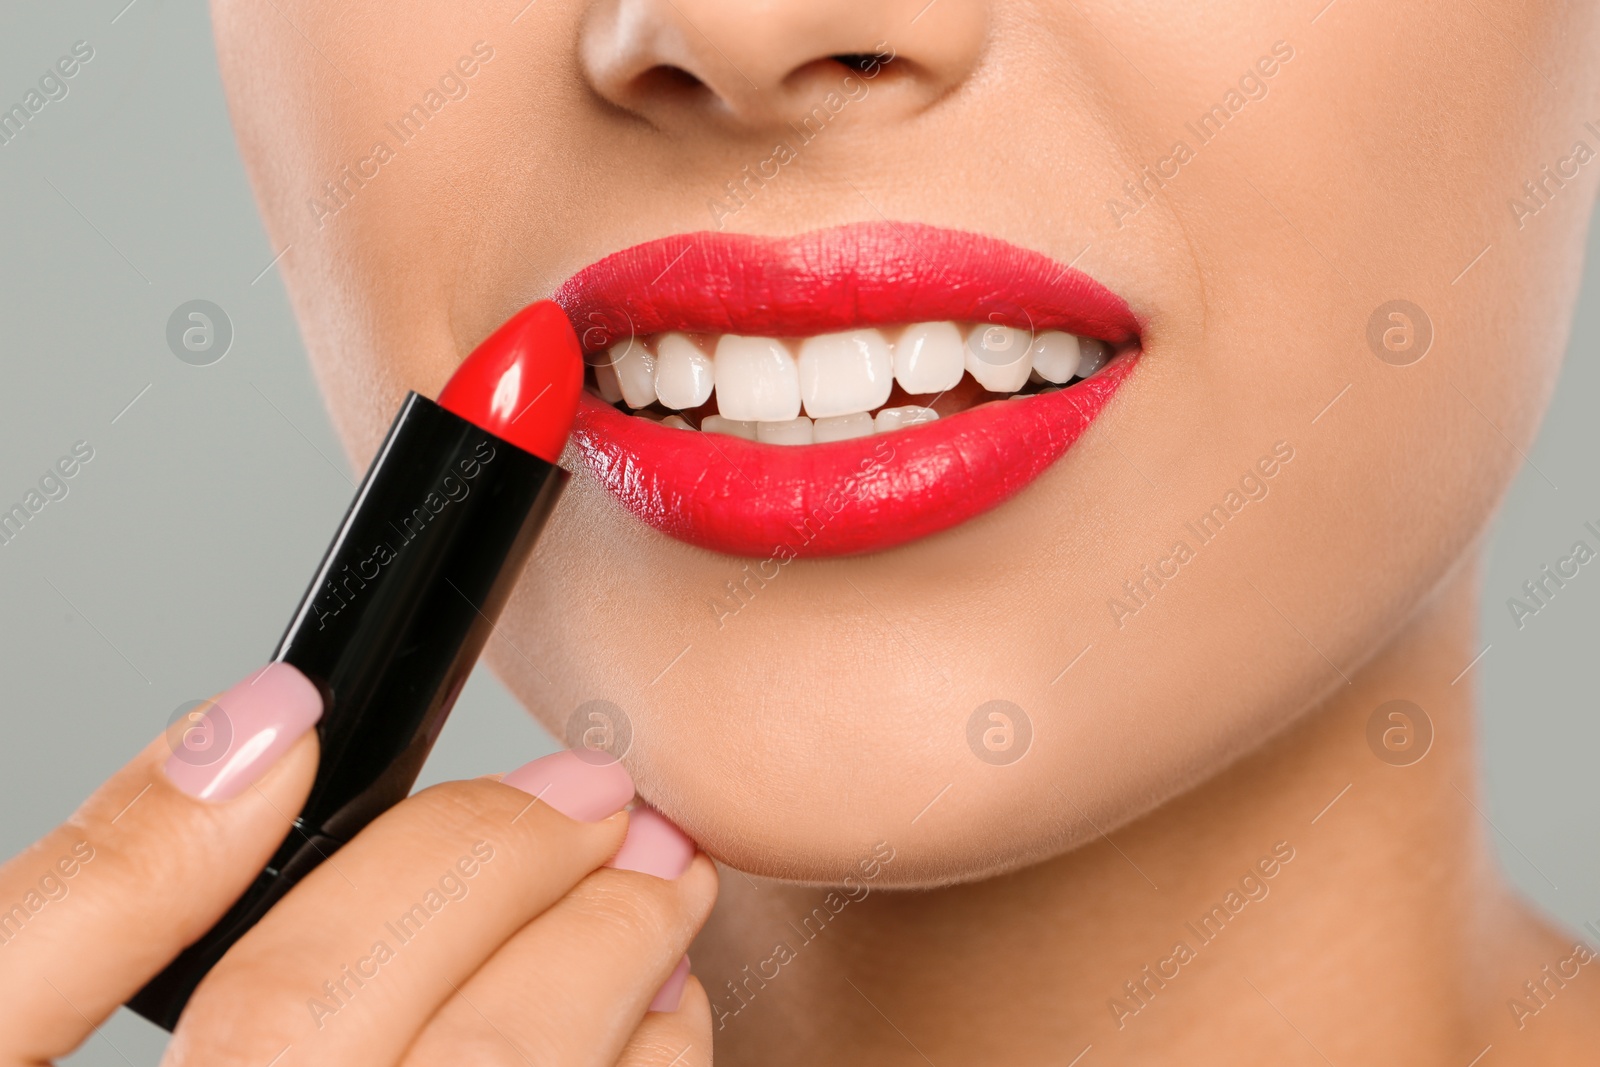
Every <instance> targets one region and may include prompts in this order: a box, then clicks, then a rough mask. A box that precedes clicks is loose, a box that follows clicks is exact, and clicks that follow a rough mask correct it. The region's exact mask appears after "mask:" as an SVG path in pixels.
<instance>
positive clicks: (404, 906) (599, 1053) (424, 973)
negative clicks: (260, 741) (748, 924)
mask: <svg viewBox="0 0 1600 1067" xmlns="http://www.w3.org/2000/svg"><path fill="white" fill-rule="evenodd" d="M170 754H171V749H170V748H169V745H168V743H167V741H166V740H165V739H163V740H160V741H156V742H153V743H152V744H151V745H150V746H149V747H147V748H146V749H145V750H144V752H142V753H140V755H139V756H138V757H137V758H135V759H134V760H133V761H132V762H130V763H129V764H128V765H127V766H126V767H124V768H123V769H122V770H121V771H120V772H118V773H117V774H116V775H115V776H114V777H112V778H111V779H110V780H109V781H108V782H106V783H105V785H104V786H102V787H101V788H100V790H99V791H97V792H96V793H95V794H94V795H93V796H92V797H90V798H89V799H88V801H87V802H86V803H85V804H84V805H83V806H82V807H81V808H80V809H79V810H78V811H77V813H76V814H74V815H73V817H72V818H71V819H69V820H68V821H67V822H66V823H64V824H63V825H61V826H60V827H58V828H57V829H55V830H53V831H52V832H51V833H50V834H48V835H47V836H45V837H44V838H43V839H41V840H40V841H38V842H37V843H35V844H34V845H33V846H32V847H31V848H30V849H28V850H27V851H26V852H24V853H22V854H21V855H19V856H16V857H15V858H13V859H12V860H11V861H10V862H8V863H7V864H6V865H5V867H4V868H0V900H5V901H8V902H9V901H20V900H23V899H24V897H25V896H26V894H28V893H29V892H30V891H32V890H35V889H37V887H38V885H39V883H40V880H41V879H42V878H45V877H46V876H48V875H51V874H52V873H56V872H57V871H58V868H57V867H56V864H57V862H58V860H60V859H61V858H62V857H65V856H76V857H78V858H80V859H81V858H82V857H85V856H87V857H88V860H87V862H82V863H80V864H78V866H77V869H76V871H75V873H74V874H73V876H72V877H71V878H70V880H69V881H67V882H66V884H67V885H68V886H69V890H68V892H67V895H65V896H63V897H61V898H59V899H58V900H53V901H51V902H50V903H49V904H47V905H46V906H45V907H44V908H43V909H42V910H40V911H38V912H37V913H36V914H34V915H33V916H32V917H31V919H30V920H29V921H28V922H27V924H26V926H24V927H23V928H22V929H21V931H20V932H18V933H17V934H16V935H15V936H14V937H12V938H11V939H10V940H9V941H8V943H7V944H6V946H5V948H4V950H3V953H4V955H3V956H0V962H3V964H4V966H3V967H0V1064H3V1065H5V1067H24V1065H27V1067H33V1065H38V1064H45V1063H49V1062H50V1061H51V1060H52V1059H53V1058H55V1057H57V1056H62V1055H65V1054H66V1053H68V1052H70V1051H71V1050H72V1049H74V1048H75V1047H77V1046H78V1045H79V1044H81V1043H82V1042H83V1041H84V1040H85V1039H86V1038H87V1037H88V1036H89V1035H90V1033H91V1032H92V1030H93V1029H94V1028H95V1027H96V1026H98V1025H99V1024H100V1023H102V1022H103V1021H104V1020H105V1018H106V1017H107V1016H108V1015H109V1014H110V1013H111V1012H112V1011H113V1010H115V1009H116V1007H117V1006H118V1005H119V1004H121V1003H122V1002H123V1001H125V1000H126V999H127V998H128V997H130V996H131V995H132V994H133V993H134V992H136V991H137V990H138V989H139V988H140V987H141V986H142V985H143V984H144V983H145V982H146V981H147V980H148V979H149V978H150V977H151V976H153V975H154V974H155V973H156V972H157V971H159V970H160V969H161V967H162V966H163V965H164V964H165V963H166V962H167V961H168V960H169V959H171V958H172V957H173V956H174V955H176V954H177V952H178V950H179V949H181V948H182V947H183V946H184V945H185V944H187V943H188V942H189V941H191V940H193V939H194V938H195V937H197V936H198V935H199V934H200V933H201V932H203V931H204V930H206V929H207V928H209V927H210V926H211V924H212V923H214V922H215V921H216V919H217V918H218V917H219V916H220V915H221V914H222V912H223V910H224V909H225V908H226V907H227V906H228V904H230V903H231V902H232V900H233V898H234V897H236V896H237V895H238V894H239V893H240V892H241V891H242V889H243V888H244V886H245V885H247V884H248V883H249V881H250V880H251V879H252V878H253V877H254V876H255V873H256V872H257V871H259V870H260V869H261V867H262V866H263V865H264V864H265V863H266V861H267V859H268V858H269V857H270V855H271V853H272V851H273V850H274V849H275V848H276V847H277V845H278V843H279V841H281V840H282V838H283V835H284V833H285V832H286V831H287V829H288V818H287V817H286V816H285V814H284V813H285V812H294V811H297V810H299V807H300V805H301V804H302V803H303V802H304V800H305V796H306V792H307V790H308V789H309V788H310V784H311V778H312V774H313V771H314V769H315V766H316V758H317V746H316V739H315V735H314V734H308V735H307V736H306V737H304V738H302V739H301V740H300V741H299V742H297V743H296V744H295V746H294V747H293V748H291V749H290V750H289V751H288V752H287V753H286V754H285V755H284V757H283V758H282V759H281V760H280V761H279V762H278V763H277V764H276V765H274V766H273V767H272V768H271V769H270V770H268V771H267V773H266V774H265V775H264V776H263V777H262V778H261V779H260V780H259V781H258V782H256V783H255V785H254V787H253V788H251V789H248V790H246V791H245V792H244V793H242V794H241V795H239V796H238V797H236V798H234V799H232V800H228V801H225V802H220V803H212V802H208V801H204V800H198V799H195V798H193V797H190V796H188V795H187V794H186V793H184V792H181V791H180V790H178V789H177V788H175V787H174V786H173V784H172V782H171V781H170V780H169V779H168V778H167V776H166V774H165V773H164V772H163V770H162V765H163V763H164V762H165V761H166V759H167V758H168V757H169V756H170ZM627 827H628V815H627V814H626V813H625V812H618V813H617V814H615V815H612V816H610V817H609V818H605V819H603V820H601V821H598V822H579V821H577V820H574V819H570V818H568V817H567V816H565V815H563V814H561V813H560V812H558V811H556V810H555V809H554V808H552V807H550V806H549V805H547V804H544V803H542V802H540V801H538V800H535V799H534V798H532V797H529V796H528V794H526V793H523V792H520V791H518V790H516V789H513V788H511V787H510V786H507V785H503V784H501V783H500V782H498V781H496V780H493V779H490V778H482V779H476V780H473V781H466V782H450V783H447V784H443V785H439V786H435V787H433V788H430V789H426V790H424V791H422V792H420V793H418V794H417V795H415V796H414V797H412V798H411V799H409V800H407V801H405V802H404V803H402V804H400V805H399V806H397V807H395V808H393V809H392V810H390V811H389V812H387V813H385V814H384V815H383V816H381V817H380V818H379V819H378V820H376V821H375V822H374V823H373V824H372V825H371V826H369V827H368V828H367V829H366V830H364V831H363V832H362V833H360V834H359V835H357V837H356V839H355V840H354V841H353V842H351V843H350V844H349V845H347V846H346V847H345V848H343V849H341V850H340V851H339V852H338V853H337V854H336V856H335V857H333V858H332V859H330V860H329V861H328V862H326V863H325V864H323V865H322V866H321V867H319V868H318V869H317V870H316V871H314V872H312V874H311V875H310V876H308V877H307V878H306V879H305V880H304V881H303V882H302V883H300V884H299V885H297V886H296V887H295V888H294V890H292V891H291V892H290V893H289V895H288V896H287V897H285V898H284V900H283V901H282V902H281V903H280V904H279V905H278V906H277V907H276V908H274V909H273V910H272V911H271V912H270V913H269V914H268V915H267V917H266V918H265V919H264V920H263V921H262V922H261V923H260V924H258V925H257V926H256V927H255V928H254V929H252V930H251V931H250V932H249V933H248V934H246V935H245V936H244V937H243V938H242V939H241V940H240V941H239V942H238V943H237V944H236V945H235V946H234V947H233V949H232V950H231V951H230V952H229V953H228V955H227V956H226V957H224V958H223V960H222V962H221V963H219V964H218V965H217V966H216V967H215V968H214V969H213V970H212V971H211V973H210V974H208V975H207V976H206V978H205V980H204V981H203V982H202V983H201V985H200V988H199V989H198V990H196V992H195V995H194V997H193V999H191V1001H190V1002H189V1005H188V1007H187V1008H186V1009H185V1011H184V1014H183V1017H182V1019H181V1020H180V1022H179V1025H178V1029H177V1031H176V1032H175V1034H174V1037H173V1040H172V1042H171V1044H170V1045H169V1046H168V1049H167V1052H166V1056H165V1057H164V1059H163V1061H162V1062H163V1063H164V1064H166V1065H168V1067H181V1065H194V1067H200V1065H204V1067H229V1065H239V1067H247V1065H250V1067H261V1065H262V1064H266V1063H277V1064H282V1065H290V1064H362V1065H374V1067H384V1065H390V1064H404V1065H411V1067H424V1065H426V1067H434V1065H438V1064H446V1063H449V1064H457V1063H460V1064H502V1063H503V1064H515V1063H527V1062H536V1063H541V1064H556V1065H568V1064H570V1065H574V1067H576V1065H606V1067H611V1065H613V1064H615V1065H627V1067H666V1065H667V1064H669V1063H671V1064H691V1065H703V1064H708V1063H710V1062H711V1044H710V1041H711V1038H710V1027H711V1015H710V1011H709V1007H708V1005H707V1002H706V996H705V993H704V990H703V989H702V988H701V987H700V985H699V984H698V983H697V982H695V981H694V980H693V979H692V978H691V979H690V981H689V983H688V985H687V987H686V988H685V990H684V994H683V999H682V1001H681V1002H680V1004H679V1006H678V1009H677V1010H676V1011H670V1012H663V1011H653V1012H648V1013H647V1011H646V1007H647V1005H649V1004H650V1002H651V998H652V997H653V995H654V994H655V992H656V990H657V989H658V988H659V987H660V986H661V984H662V982H663V981H664V980H665V979H666V978H667V976H668V975H669V974H670V973H671V972H672V970H673V968H674V966H675V965H676V964H677V962H678V960H679V959H680V958H681V957H682V955H683V953H684V950H685V949H686V948H687V947H688V944H689V940H690V938H691V937H692V936H693V934H694V932H695V931H696V930H697V929H698V928H699V926H700V924H701V923H702V922H703V921H704V919H705V917H706V915H707V913H708V912H709V911H710V909H711V905H712V902H713V900H714V899H715V897H716V884H717V876H716V872H715V870H714V869H713V867H712V864H711V861H710V860H709V859H707V858H706V857H705V856H704V855H700V856H697V857H696V858H695V860H694V861H693V862H692V863H691V864H690V865H689V867H688V869H687V870H686V871H685V872H684V873H683V874H682V875H681V876H679V877H678V878H676V879H673V880H667V879H664V878H657V877H654V876H651V875H648V874H643V873H639V872H634V871H623V870H615V869H610V868H603V867H602V864H604V863H605V862H606V861H607V860H608V859H609V858H611V856H612V855H614V854H615V853H616V851H617V849H618V848H619V846H620V845H621V844H622V841H623V838H624V836H625V835H626V833H627ZM85 843H86V845H85ZM485 844H487V847H488V849H489V850H492V856H491V858H490V859H489V860H488V861H487V862H483V863H481V864H479V865H478V866H477V868H476V873H475V874H474V875H473V876H472V877H471V878H470V879H469V880H466V881H465V882H464V883H463V884H465V885H467V886H468V891H467V893H466V895H465V896H462V897H460V898H459V899H451V900H450V902H449V903H448V904H446V905H445V906H444V907H443V908H441V909H439V910H438V911H437V912H435V913H434V915H433V917H432V918H431V919H429V920H428V923H427V926H426V927H425V928H424V929H423V930H422V931H421V932H420V933H418V934H417V935H416V936H414V937H413V938H412V939H411V940H409V941H408V942H406V943H404V944H401V943H400V941H399V939H398V938H397V937H396V935H395V934H394V933H393V932H392V931H390V930H388V929H387V928H386V926H385V924H386V923H388V922H391V921H392V920H394V919H396V918H397V917H398V916H401V915H403V914H404V913H406V912H407V911H408V909H410V908H411V907H412V906H413V905H415V904H416V903H417V902H418V901H419V900H421V899H422V898H423V896H424V895H425V894H426V893H427V892H428V891H429V890H430V889H432V888H434V887H435V886H436V884H437V883H438V881H439V879H440V878H441V877H442V876H444V875H447V874H450V873H451V872H453V871H457V870H458V867H457V864H458V862H459V861H460V860H461V859H462V858H463V857H474V856H476V857H478V858H481V857H482V856H483V855H484V854H485ZM475 846H476V848H477V851H476V852H475V851H474V848H475ZM75 849H76V851H74V850H75ZM57 876H58V878H59V875H57ZM459 880H460V879H459V875H458V881H459ZM379 940H383V941H385V942H386V943H388V944H389V945H390V946H391V947H392V948H393V954H392V957H391V958H389V959H387V960H385V961H382V962H381V963H379V964H374V963H372V962H371V960H372V949H373V945H374V943H375V942H377V941H379ZM363 959H366V960H368V961H369V962H367V963H365V964H363V965H362V966H361V968H360V969H361V970H363V971H366V972H371V971H373V970H376V977H373V976H372V975H371V974H370V973H369V974H368V980H367V981H366V982H365V983H364V984H362V985H360V986H359V987H355V986H353V985H352V983H350V982H349V981H348V980H347V979H342V976H343V974H344V973H345V971H344V968H346V967H349V966H353V965H356V964H357V963H358V962H359V961H362V960H363ZM341 980H344V981H345V988H346V989H347V990H348V989H351V988H354V993H353V994H352V995H349V996H347V997H346V998H345V1000H344V1003H343V1004H342V1005H341V1006H339V1007H338V1010H337V1011H335V1012H333V1013H331V1014H328V1013H318V1012H316V1011H314V1010H312V1009H311V1008H310V1005H309V1003H308V1002H309V1001H310V1000H311V999H312V998H317V997H321V998H323V1000H324V1003H327V1002H328V1001H327V999H326V994H325V993H324V983H325V982H329V981H333V982H336V983H337V982H340V981H341Z"/></svg>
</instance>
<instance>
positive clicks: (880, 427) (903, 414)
mask: <svg viewBox="0 0 1600 1067" xmlns="http://www.w3.org/2000/svg"><path fill="white" fill-rule="evenodd" d="M938 417H939V413H938V412H937V411H935V410H933V409H932V408H923V407H917V406H916V405H914V404H908V405H906V406H905V407H903V408H884V409H883V410H882V411H880V412H878V417H877V418H875V419H873V420H872V428H873V430H874V431H876V432H877V433H888V432H889V431H890V430H899V429H902V428H903V427H906V426H916V425H917V424H918V423H923V422H932V421H933V420H934V419H937V418H938Z"/></svg>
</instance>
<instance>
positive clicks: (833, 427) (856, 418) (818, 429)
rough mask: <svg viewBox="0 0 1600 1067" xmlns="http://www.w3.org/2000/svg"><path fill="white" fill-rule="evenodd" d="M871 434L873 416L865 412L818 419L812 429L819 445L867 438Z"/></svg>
mask: <svg viewBox="0 0 1600 1067" xmlns="http://www.w3.org/2000/svg"><path fill="white" fill-rule="evenodd" d="M871 432H872V416H871V415H868V414H867V413H866V412H865V411H857V412H855V413H854V414H852V415H835V416H833V417H832V418H829V419H818V420H817V421H816V422H815V423H814V424H813V427H812V435H813V437H814V438H815V439H816V443H817V444H819V445H820V444H825V443H826V442H828V441H848V440H850V438H852V437H866V436H867V435H868V434H870V433H871Z"/></svg>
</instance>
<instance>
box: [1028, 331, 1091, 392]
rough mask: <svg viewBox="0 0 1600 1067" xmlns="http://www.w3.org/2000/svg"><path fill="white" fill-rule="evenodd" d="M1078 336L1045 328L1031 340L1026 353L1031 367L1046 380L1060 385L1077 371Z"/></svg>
mask: <svg viewBox="0 0 1600 1067" xmlns="http://www.w3.org/2000/svg"><path fill="white" fill-rule="evenodd" d="M1078 351H1079V344H1078V338H1077V337H1075V336H1074V335H1072V334H1070V333H1062V332H1061V331H1060V330H1046V331H1045V332H1044V333H1041V334H1040V335H1039V336H1038V337H1036V338H1034V340H1033V348H1031V349H1030V350H1029V351H1028V354H1029V355H1030V356H1032V357H1033V369H1034V370H1035V371H1037V372H1038V374H1039V377H1041V378H1043V379H1044V380H1045V381H1047V382H1054V383H1055V384H1056V385H1062V384H1065V383H1066V382H1070V381H1071V380H1072V376H1073V375H1074V374H1076V373H1078Z"/></svg>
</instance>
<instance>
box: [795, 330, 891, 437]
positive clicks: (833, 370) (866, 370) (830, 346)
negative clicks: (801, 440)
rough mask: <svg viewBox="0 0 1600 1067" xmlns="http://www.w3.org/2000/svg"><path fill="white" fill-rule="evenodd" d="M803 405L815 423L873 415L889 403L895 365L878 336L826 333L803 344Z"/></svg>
mask: <svg viewBox="0 0 1600 1067" xmlns="http://www.w3.org/2000/svg"><path fill="white" fill-rule="evenodd" d="M799 368H800V400H801V402H802V403H803V404H805V407H806V414H807V415H810V416H811V417H812V418H827V417H829V416H832V415H850V414H854V413H855V412H857V411H871V410H872V409H873V408H875V407H881V406H882V405H883V402H884V401H886V400H888V399H889V390H890V389H892V388H893V387H894V359H893V357H892V356H891V355H890V354H889V342H888V341H885V340H884V339H883V334H882V333H880V332H879V331H877V330H846V331H845V332H844V333H824V334H818V335H817V336H816V337H807V338H806V339H805V340H804V341H802V342H800V360H799Z"/></svg>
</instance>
